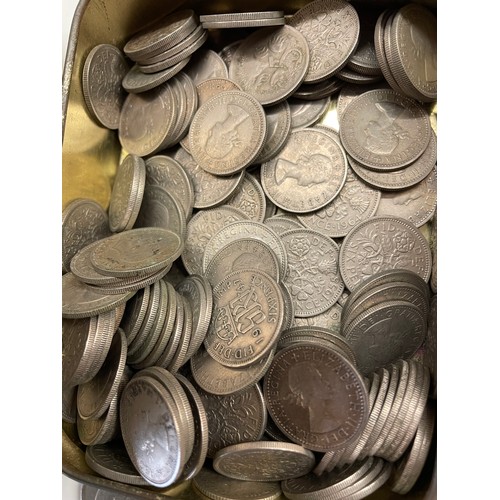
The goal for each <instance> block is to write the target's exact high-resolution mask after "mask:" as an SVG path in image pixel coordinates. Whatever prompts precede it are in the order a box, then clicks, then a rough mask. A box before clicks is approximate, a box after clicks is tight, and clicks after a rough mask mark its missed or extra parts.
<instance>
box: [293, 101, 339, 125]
mask: <svg viewBox="0 0 500 500" xmlns="http://www.w3.org/2000/svg"><path fill="white" fill-rule="evenodd" d="M330 104H331V98H330V96H327V97H323V98H322V99H316V100H313V101H304V100H302V99H297V98H295V97H290V98H288V105H289V106H290V112H291V114H292V129H297V128H305V127H309V126H311V125H314V124H315V123H317V122H318V121H320V120H321V118H323V116H324V115H325V113H326V112H327V111H328V108H329V107H330Z"/></svg>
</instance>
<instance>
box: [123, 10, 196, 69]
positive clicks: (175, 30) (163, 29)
mask: <svg viewBox="0 0 500 500" xmlns="http://www.w3.org/2000/svg"><path fill="white" fill-rule="evenodd" d="M198 24H199V23H198V17H197V16H196V14H195V13H194V11H192V10H191V9H183V10H178V11H175V12H173V13H169V14H168V15H166V16H164V17H162V18H161V19H160V20H158V21H157V22H156V23H154V24H153V25H152V26H148V27H146V28H145V29H144V30H142V31H141V32H139V33H137V34H136V35H134V36H132V38H130V39H129V40H128V41H127V43H126V44H125V46H124V47H123V51H124V52H125V54H127V56H128V57H130V59H132V60H135V59H136V58H144V57H151V56H154V55H157V54H159V53H161V52H163V51H165V50H166V49H169V48H170V47H173V46H174V45H176V44H177V43H178V42H179V41H181V40H182V39H183V38H185V37H186V36H187V35H189V33H191V32H192V31H193V30H194V29H195V28H196V26H197V25H198Z"/></svg>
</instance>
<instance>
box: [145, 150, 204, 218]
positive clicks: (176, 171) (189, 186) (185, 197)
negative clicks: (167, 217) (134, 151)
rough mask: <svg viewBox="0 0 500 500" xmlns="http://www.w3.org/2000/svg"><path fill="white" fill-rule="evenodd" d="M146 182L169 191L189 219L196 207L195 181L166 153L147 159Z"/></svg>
mask: <svg viewBox="0 0 500 500" xmlns="http://www.w3.org/2000/svg"><path fill="white" fill-rule="evenodd" d="M145 165H146V184H153V185H157V186H160V187H162V188H163V189H165V190H166V191H168V192H169V193H170V194H171V195H172V196H173V197H174V198H175V199H176V200H177V201H178V202H179V204H180V205H181V206H182V208H183V209H184V213H185V214H186V220H189V218H190V217H191V214H192V212H193V207H194V188H193V183H192V181H191V179H190V177H189V176H188V174H187V173H186V170H185V169H184V168H183V167H182V165H181V164H180V163H179V162H178V161H177V160H174V159H173V158H171V157H170V156H166V155H155V156H151V157H149V158H148V159H147V160H146V161H145Z"/></svg>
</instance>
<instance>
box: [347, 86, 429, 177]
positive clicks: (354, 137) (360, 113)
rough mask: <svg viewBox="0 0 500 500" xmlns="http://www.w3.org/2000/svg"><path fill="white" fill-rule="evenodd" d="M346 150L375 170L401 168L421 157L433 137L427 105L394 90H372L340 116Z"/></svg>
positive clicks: (355, 100) (358, 98)
mask: <svg viewBox="0 0 500 500" xmlns="http://www.w3.org/2000/svg"><path fill="white" fill-rule="evenodd" d="M339 126H340V139H341V141H342V144H343V146H344V148H345V150H346V152H347V153H348V154H349V155H350V156H352V157H353V158H354V159H355V160H357V161H359V162H360V163H361V164H363V165H365V166H366V167H368V168H370V169H373V170H383V171H386V170H389V171H390V170H397V169H398V168H401V167H404V166H406V165H409V164H410V163H412V162H414V161H415V160H417V158H418V157H419V156H421V155H422V153H423V152H424V151H425V149H426V148H427V146H428V144H429V141H430V138H431V125H430V120H429V115H428V113H427V112H426V110H425V109H424V108H423V106H422V105H421V104H419V103H417V101H414V100H413V99H410V98H408V97H406V96H404V95H402V94H399V93H398V92H396V91H394V90H392V89H391V90H370V91H368V92H365V93H364V94H361V95H360V96H358V97H357V98H356V99H354V100H353V101H352V102H351V103H350V104H349V105H348V106H347V108H346V109H345V111H344V112H343V113H342V115H341V116H340V118H339Z"/></svg>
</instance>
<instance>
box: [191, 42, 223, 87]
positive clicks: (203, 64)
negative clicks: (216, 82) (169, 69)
mask: <svg viewBox="0 0 500 500" xmlns="http://www.w3.org/2000/svg"><path fill="white" fill-rule="evenodd" d="M185 72H186V74H187V75H188V76H189V77H191V80H193V82H194V84H195V85H196V86H198V85H199V84H200V83H201V82H203V81H205V80H209V79H211V78H228V76H229V75H228V70H227V66H226V63H225V62H224V61H223V60H222V57H220V56H219V54H217V52H214V51H213V50H210V49H201V50H198V51H197V52H196V53H195V54H193V56H192V57H191V61H190V62H189V65H188V66H187V67H186V69H185Z"/></svg>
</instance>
